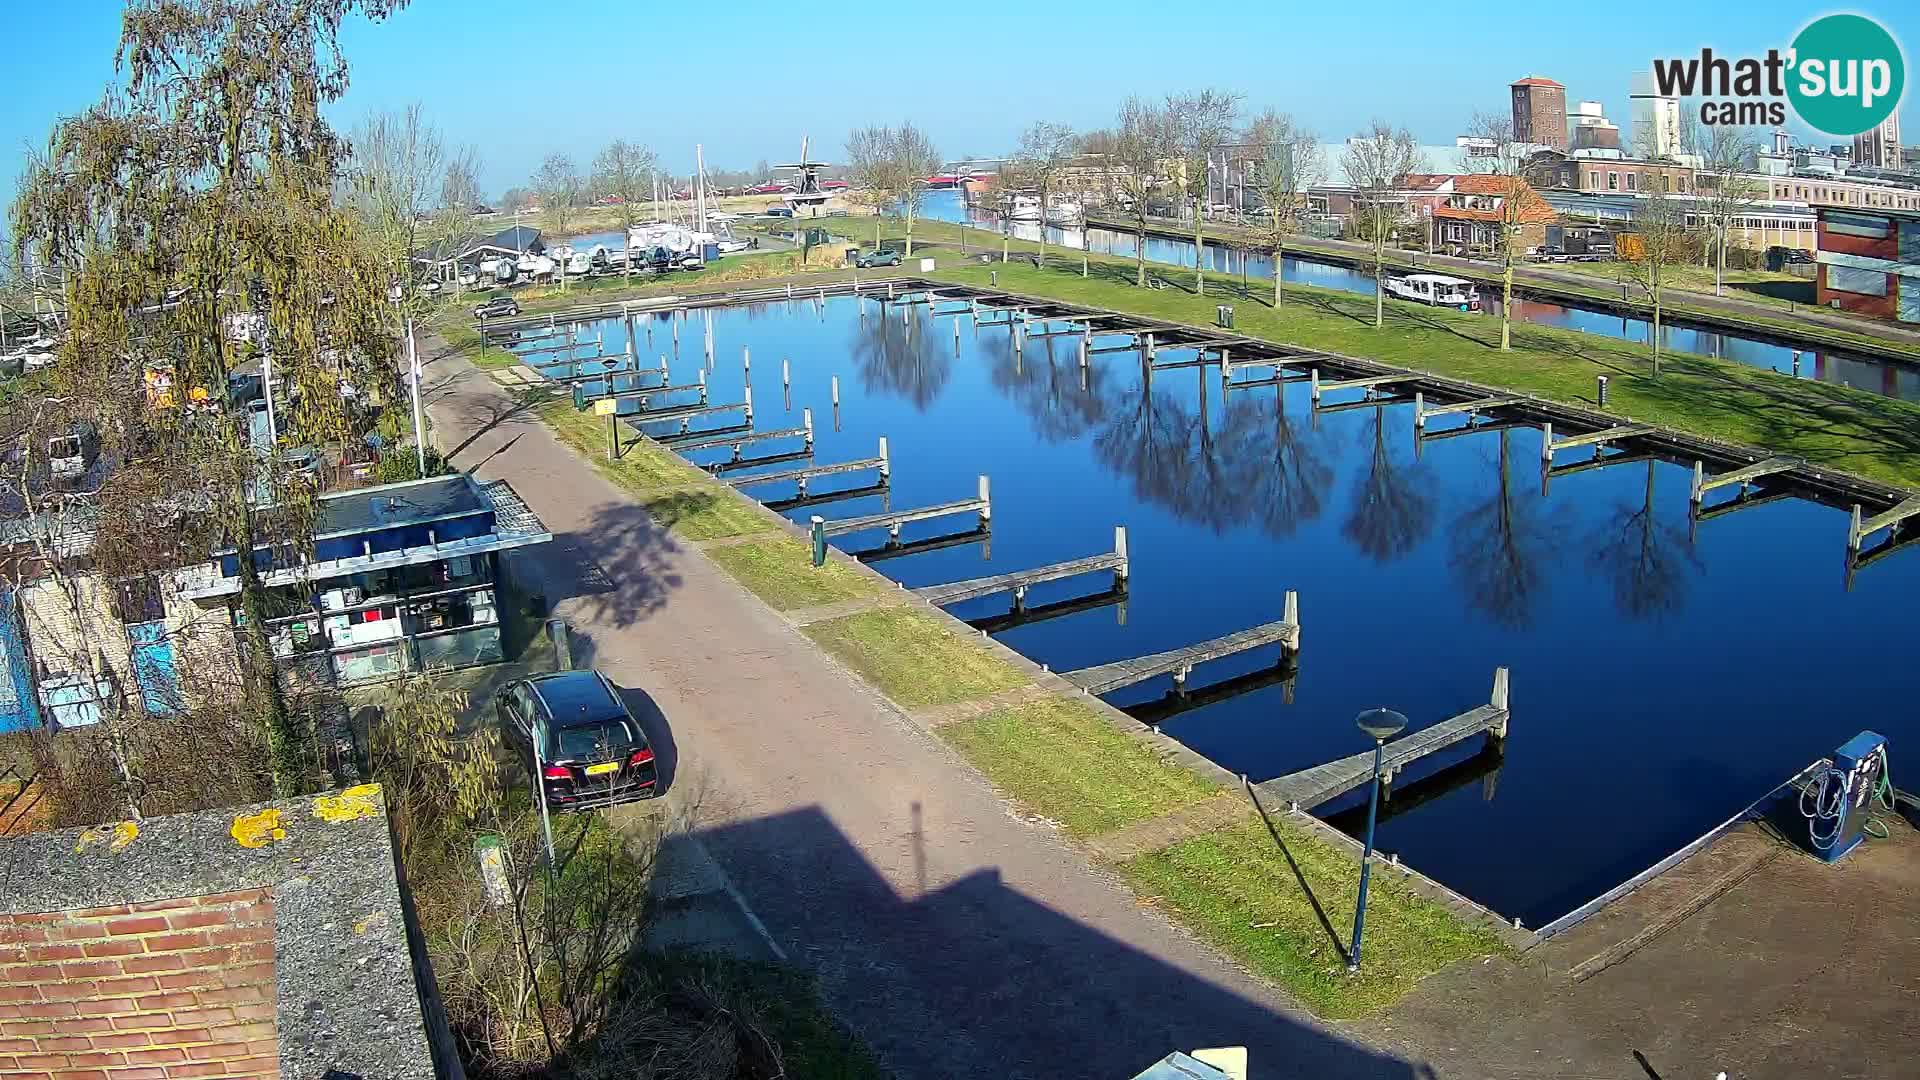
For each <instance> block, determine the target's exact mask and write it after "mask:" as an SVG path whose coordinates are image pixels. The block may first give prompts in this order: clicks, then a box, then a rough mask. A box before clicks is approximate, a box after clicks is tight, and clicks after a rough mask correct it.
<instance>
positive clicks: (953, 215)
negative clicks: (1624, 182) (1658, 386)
mask: <svg viewBox="0 0 1920 1080" xmlns="http://www.w3.org/2000/svg"><path fill="white" fill-rule="evenodd" d="M925 213H926V216H927V217H929V218H934V219H937V220H941V221H952V222H960V221H966V222H968V223H970V224H975V225H979V226H981V227H982V228H983V229H984V230H987V231H989V232H990V233H991V234H992V235H994V236H997V235H999V232H1000V228H1001V224H1000V219H999V218H998V217H996V216H994V215H993V214H991V213H989V212H987V211H984V210H979V209H973V208H969V207H967V206H966V205H964V204H963V203H962V202H961V200H960V193H959V192H957V191H938V192H933V193H931V194H929V195H928V196H927V199H926V205H925ZM1012 228H1013V235H1014V237H1015V238H1016V239H1022V240H1038V239H1039V238H1040V230H1041V226H1040V225H1038V224H1016V225H1014V226H1013V227H1012ZM1046 233H1047V242H1048V243H1051V244H1059V245H1061V246H1062V247H1064V248H1067V249H1070V250H1074V251H1078V250H1081V249H1082V248H1084V249H1086V250H1089V251H1092V252H1093V253H1095V254H1102V255H1117V256H1121V257H1124V258H1133V257H1134V253H1135V249H1136V247H1137V243H1136V238H1135V237H1134V235H1133V234H1132V233H1130V232H1122V231H1116V230H1113V229H1103V228H1082V229H1060V228H1055V227H1053V226H1047V227H1046ZM981 242H982V245H983V247H990V246H991V243H990V241H988V240H987V239H986V238H983V239H982V241H981ZM1147 258H1148V260H1150V261H1152V262H1158V263H1167V264H1170V265H1174V266H1187V267H1191V266H1192V265H1193V261H1194V247H1193V242H1192V241H1191V240H1170V239H1167V238H1164V237H1154V236H1150V237H1148V238H1147ZM1206 259H1207V269H1209V270H1212V271H1217V272H1219V273H1222V274H1245V276H1247V277H1248V278H1262V279H1265V280H1268V281H1271V280H1273V273H1274V269H1273V257H1272V256H1271V255H1268V254H1264V253H1261V252H1247V251H1242V250H1240V249H1237V248H1232V247H1227V246H1224V245H1219V244H1214V243H1211V242H1209V243H1208V244H1207V245H1206ZM1282 262H1283V263H1284V264H1285V266H1284V268H1285V273H1286V279H1287V281H1288V282H1290V283H1293V284H1299V285H1318V286H1320V287H1322V288H1328V289H1339V290H1341V291H1343V292H1351V293H1359V294H1361V295H1365V296H1372V295H1373V278H1372V276H1371V275H1370V274H1368V273H1366V272H1363V271H1359V270H1353V269H1349V268H1347V267H1344V266H1335V265H1333V264H1331V263H1323V262H1313V261H1311V260H1306V259H1299V258H1295V257H1294V256H1291V255H1289V256H1286V257H1285V258H1284V259H1283V260H1282ZM1482 294H1483V296H1486V297H1488V299H1489V303H1488V304H1487V311H1488V317H1489V318H1498V317H1499V312H1500V303H1499V300H1498V299H1497V296H1496V295H1495V293H1494V292H1489V291H1488V290H1484V289H1483V290H1482ZM1513 307H1514V314H1515V315H1516V316H1517V317H1518V318H1521V319H1524V320H1526V321H1527V322H1532V323H1538V324H1540V325H1542V326H1552V327H1557V328H1559V329H1562V330H1577V331H1580V332H1582V333H1587V334H1598V335H1600V336H1602V337H1612V338H1624V339H1626V340H1629V341H1636V342H1640V343H1643V344H1644V343H1645V342H1646V341H1647V336H1648V332H1649V330H1650V324H1649V323H1648V321H1647V320H1645V319H1635V318H1625V317H1622V316H1619V315H1614V314H1610V313H1608V312H1604V311H1598V310H1594V309H1592V308H1583V307H1578V306H1570V305H1565V304H1553V303H1547V302H1545V301H1540V300H1515V301H1514V305H1513ZM1660 331H1661V342H1662V344H1663V345H1664V347H1666V348H1669V349H1675V350H1678V351H1681V352H1691V353H1700V354H1703V355H1708V356H1720V357H1725V358H1726V359H1729V360H1734V361H1737V362H1739V363H1742V364H1749V365H1751V366H1753V367H1762V368H1768V369H1771V370H1773V371H1779V372H1784V373H1787V374H1792V372H1793V356H1794V350H1793V349H1792V348H1789V347H1787V346H1784V345H1776V344H1773V343H1771V342H1767V341H1761V340H1757V339H1754V338H1750V337H1743V336H1740V335H1738V334H1727V333H1721V332H1718V331H1714V330H1707V329H1702V328H1696V327H1691V326H1686V325H1674V324H1672V323H1664V322H1663V325H1662V326H1661V328H1660ZM1800 374H1801V376H1802V377H1804V378H1810V379H1819V380H1821V381H1823V382H1830V383H1845V384H1846V385H1848V386H1852V387H1855V388H1856V389H1861V390H1871V391H1874V392H1875V393H1879V394H1885V395H1886V396H1888V397H1897V398H1903V399H1905V400H1908V401H1920V367H1914V366H1911V365H1904V364H1899V363H1888V362H1884V361H1880V360H1874V359H1869V358H1865V357H1850V356H1846V355H1843V354H1839V353H1827V352H1818V351H1814V350H1807V349H1803V350H1801V355H1800Z"/></svg>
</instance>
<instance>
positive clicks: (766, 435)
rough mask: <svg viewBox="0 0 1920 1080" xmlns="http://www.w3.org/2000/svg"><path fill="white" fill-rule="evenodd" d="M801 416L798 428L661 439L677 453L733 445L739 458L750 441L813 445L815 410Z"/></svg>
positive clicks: (804, 412) (806, 411)
mask: <svg viewBox="0 0 1920 1080" xmlns="http://www.w3.org/2000/svg"><path fill="white" fill-rule="evenodd" d="M800 417H801V421H802V424H801V426H800V427H797V428H781V429H779V430H777V431H743V432H741V433H739V434H737V435H718V436H715V437H713V438H685V437H682V438H680V439H675V438H674V437H673V436H667V437H666V438H664V439H663V440H661V441H663V442H666V443H667V444H668V445H669V447H670V448H671V449H672V450H673V452H674V453H676V454H689V453H692V452H693V451H695V450H717V449H719V448H721V447H723V446H725V447H732V448H733V456H734V458H735V459H736V460H737V459H738V458H739V457H740V448H741V447H743V446H746V445H748V444H750V443H760V442H770V441H772V440H774V439H805V440H806V441H807V445H808V446H812V445H813V410H812V409H805V410H802V411H801V413H800ZM695 434H696V435H698V434H700V433H698V432H696V433H695Z"/></svg>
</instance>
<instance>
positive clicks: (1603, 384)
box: [1593, 375, 1607, 409]
mask: <svg viewBox="0 0 1920 1080" xmlns="http://www.w3.org/2000/svg"><path fill="white" fill-rule="evenodd" d="M1593 392H1594V397H1596V398H1598V399H1599V401H1600V407H1601V408H1603V409H1604V408H1606V407H1607V377H1606V376H1605V375H1595V376H1594V377H1593Z"/></svg>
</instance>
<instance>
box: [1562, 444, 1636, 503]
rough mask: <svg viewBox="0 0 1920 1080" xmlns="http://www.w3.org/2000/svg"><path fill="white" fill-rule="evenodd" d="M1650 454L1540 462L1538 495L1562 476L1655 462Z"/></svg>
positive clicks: (1600, 455) (1616, 454)
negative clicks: (1637, 462) (1562, 462)
mask: <svg viewBox="0 0 1920 1080" xmlns="http://www.w3.org/2000/svg"><path fill="white" fill-rule="evenodd" d="M1655 460H1658V459H1657V458H1656V456H1655V455H1653V454H1650V453H1641V452H1629V451H1625V450H1621V451H1616V452H1614V453H1611V454H1598V455H1596V456H1594V457H1591V458H1589V459H1587V460H1586V461H1576V462H1573V463H1572V464H1569V465H1554V464H1552V463H1551V462H1548V461H1542V462H1540V494H1542V495H1545V494H1546V493H1547V489H1548V486H1549V485H1550V484H1552V482H1553V481H1555V480H1558V479H1560V478H1561V477H1563V476H1577V475H1579V474H1580V473H1583V472H1592V471H1594V470H1595V469H1606V468H1611V467H1613V466H1615V465H1631V464H1633V463H1634V462H1636V461H1655Z"/></svg>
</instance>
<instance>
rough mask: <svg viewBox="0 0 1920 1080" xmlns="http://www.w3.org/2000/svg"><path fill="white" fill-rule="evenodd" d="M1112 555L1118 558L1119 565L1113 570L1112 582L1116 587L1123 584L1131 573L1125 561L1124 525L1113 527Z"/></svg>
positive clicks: (1130, 568)
mask: <svg viewBox="0 0 1920 1080" xmlns="http://www.w3.org/2000/svg"><path fill="white" fill-rule="evenodd" d="M1113 553H1114V554H1115V555H1118V556H1120V565H1119V566H1116V567H1114V568H1113V581H1114V584H1116V585H1118V584H1121V583H1123V582H1125V581H1126V580H1127V575H1128V574H1130V573H1132V567H1131V566H1130V565H1129V563H1128V560H1127V527H1126V526H1125V525H1115V526H1114V527H1113Z"/></svg>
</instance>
